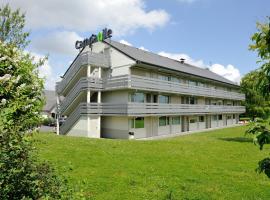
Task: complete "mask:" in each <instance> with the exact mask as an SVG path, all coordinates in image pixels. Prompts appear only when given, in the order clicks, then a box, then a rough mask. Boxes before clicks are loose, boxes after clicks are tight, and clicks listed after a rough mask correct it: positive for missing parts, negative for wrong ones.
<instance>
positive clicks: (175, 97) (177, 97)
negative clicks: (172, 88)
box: [171, 95, 181, 104]
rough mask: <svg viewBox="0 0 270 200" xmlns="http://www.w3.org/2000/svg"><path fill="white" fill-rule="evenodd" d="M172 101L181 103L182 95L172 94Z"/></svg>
mask: <svg viewBox="0 0 270 200" xmlns="http://www.w3.org/2000/svg"><path fill="white" fill-rule="evenodd" d="M171 103H175V104H181V96H177V95H172V96H171Z"/></svg>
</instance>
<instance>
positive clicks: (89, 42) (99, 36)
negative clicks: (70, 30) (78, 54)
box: [75, 28, 112, 49]
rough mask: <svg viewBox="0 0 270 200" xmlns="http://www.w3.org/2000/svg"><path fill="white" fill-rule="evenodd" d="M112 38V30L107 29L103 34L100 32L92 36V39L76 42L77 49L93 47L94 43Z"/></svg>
mask: <svg viewBox="0 0 270 200" xmlns="http://www.w3.org/2000/svg"><path fill="white" fill-rule="evenodd" d="M111 37H112V30H111V29H107V28H105V29H103V30H102V31H101V32H99V33H98V34H97V35H95V34H92V35H91V37H89V38H86V39H84V40H83V41H76V43H75V48H76V49H82V48H84V47H86V46H89V47H91V46H92V44H93V43H95V42H98V41H103V40H105V39H107V38H111Z"/></svg>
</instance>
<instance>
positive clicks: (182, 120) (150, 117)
mask: <svg viewBox="0 0 270 200" xmlns="http://www.w3.org/2000/svg"><path fill="white" fill-rule="evenodd" d="M134 51H138V50H137V49H136V50H135V49H134ZM145 54H146V56H148V54H149V53H147V52H145ZM151 56H153V55H151ZM175 62H176V61H175ZM164 67H166V66H164ZM56 90H57V93H58V95H59V96H63V97H64V98H61V99H63V100H62V101H61V103H60V113H61V115H65V116H67V120H66V121H65V123H64V124H63V125H62V126H61V127H60V132H61V134H66V135H72V136H84V137H92V138H100V137H104V138H122V139H129V138H133V137H134V138H147V137H155V136H161V135H169V134H179V133H184V132H188V131H197V130H203V129H207V128H216V127H225V126H230V125H233V124H236V123H238V119H239V114H240V113H243V112H245V108H244V107H242V106H240V105H241V101H243V100H244V99H245V98H244V96H243V94H241V93H240V92H239V87H238V86H236V85H230V84H226V83H222V82H219V81H218V80H210V79H209V78H204V77H198V76H195V75H194V76H193V75H190V74H188V75H187V74H185V73H183V72H181V71H180V70H179V72H176V71H175V70H174V71H172V70H170V69H163V68H159V67H157V66H154V65H151V64H143V63H141V62H138V61H137V60H135V59H133V58H132V57H131V56H130V55H128V53H127V52H122V51H120V50H119V49H117V48H115V47H114V46H112V45H110V44H108V43H106V42H97V43H94V44H93V45H92V48H91V49H90V48H89V47H86V48H85V49H83V51H82V52H81V53H80V54H79V55H78V57H77V58H76V59H75V60H74V62H73V63H72V64H71V66H70V67H69V69H68V70H67V71H66V73H65V75H64V78H63V80H62V81H61V82H59V83H58V84H57V88H56Z"/></svg>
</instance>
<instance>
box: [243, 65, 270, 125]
mask: <svg viewBox="0 0 270 200" xmlns="http://www.w3.org/2000/svg"><path fill="white" fill-rule="evenodd" d="M265 78H266V77H265V74H264V73H262V72H261V71H259V70H255V71H251V72H249V73H248V74H246V75H245V76H244V77H243V78H242V80H241V83H240V87H241V90H242V92H243V93H244V94H245V96H246V100H245V102H244V104H245V106H246V115H247V116H248V117H251V118H252V119H253V120H254V119H255V118H256V117H260V118H267V117H268V116H269V114H270V101H269V98H268V97H265V96H263V95H262V94H261V92H260V90H259V89H258V87H257V85H258V84H259V81H260V80H262V79H265Z"/></svg>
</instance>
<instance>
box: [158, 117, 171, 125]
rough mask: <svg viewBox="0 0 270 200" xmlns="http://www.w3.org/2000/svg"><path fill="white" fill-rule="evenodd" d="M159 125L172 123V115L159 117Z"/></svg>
mask: <svg viewBox="0 0 270 200" xmlns="http://www.w3.org/2000/svg"><path fill="white" fill-rule="evenodd" d="M158 121H159V126H167V125H170V117H166V116H163V117H159V120H158Z"/></svg>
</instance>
